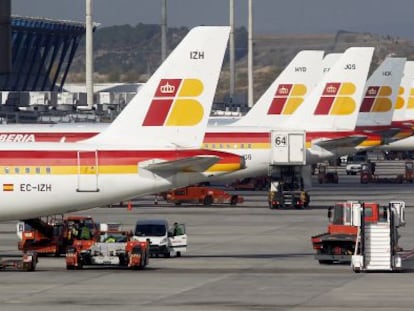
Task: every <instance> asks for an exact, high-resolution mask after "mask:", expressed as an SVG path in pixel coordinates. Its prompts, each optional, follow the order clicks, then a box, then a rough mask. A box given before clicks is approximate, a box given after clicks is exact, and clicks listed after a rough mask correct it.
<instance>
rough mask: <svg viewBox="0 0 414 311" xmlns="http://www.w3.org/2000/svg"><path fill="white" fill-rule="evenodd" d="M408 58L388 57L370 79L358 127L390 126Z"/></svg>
mask: <svg viewBox="0 0 414 311" xmlns="http://www.w3.org/2000/svg"><path fill="white" fill-rule="evenodd" d="M405 61H406V58H393V57H387V58H386V59H385V60H384V61H383V62H382V63H381V65H379V66H378V68H377V69H376V70H375V71H374V73H373V74H372V75H371V76H370V77H369V79H368V81H367V83H366V86H365V94H364V99H363V100H362V104H361V108H360V110H359V114H358V119H357V126H378V125H379V126H381V125H390V124H391V122H392V116H393V114H394V108H395V103H396V99H397V94H398V89H399V87H400V83H401V78H402V75H403V70H404V64H405Z"/></svg>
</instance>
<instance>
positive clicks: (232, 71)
mask: <svg viewBox="0 0 414 311" xmlns="http://www.w3.org/2000/svg"><path fill="white" fill-rule="evenodd" d="M229 44H230V45H229V54H230V92H229V95H230V102H231V103H232V102H233V97H234V85H235V66H234V58H235V57H234V51H235V48H234V0H230V43H229Z"/></svg>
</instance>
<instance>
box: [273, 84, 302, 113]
mask: <svg viewBox="0 0 414 311" xmlns="http://www.w3.org/2000/svg"><path fill="white" fill-rule="evenodd" d="M306 91H307V90H306V86H305V85H303V84H279V85H278V88H277V90H276V94H275V96H274V98H273V100H272V103H271V104H270V107H269V110H268V112H267V114H293V113H294V112H295V110H296V109H297V108H298V107H299V106H300V105H301V104H302V102H303V98H304V96H305V95H306Z"/></svg>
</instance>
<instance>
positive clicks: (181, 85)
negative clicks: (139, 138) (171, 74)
mask: <svg viewBox="0 0 414 311" xmlns="http://www.w3.org/2000/svg"><path fill="white" fill-rule="evenodd" d="M203 88H204V86H203V83H202V82H201V81H200V80H198V79H161V81H160V83H159V84H158V87H157V89H156V91H155V94H154V98H153V99H152V102H151V105H150V107H149V110H148V112H147V115H146V116H145V119H144V122H143V123H142V125H143V126H191V125H196V124H198V123H199V122H200V121H201V120H202V119H203V115H204V109H203V106H202V105H201V104H200V102H199V101H197V100H196V99H195V98H196V97H198V96H200V94H201V93H202V92H203Z"/></svg>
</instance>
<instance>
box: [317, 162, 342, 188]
mask: <svg viewBox="0 0 414 311" xmlns="http://www.w3.org/2000/svg"><path fill="white" fill-rule="evenodd" d="M338 181H339V178H338V172H337V171H336V170H334V169H329V168H328V166H327V165H325V164H323V163H321V164H319V167H318V182H319V183H320V184H325V183H334V184H337V183H338Z"/></svg>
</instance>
